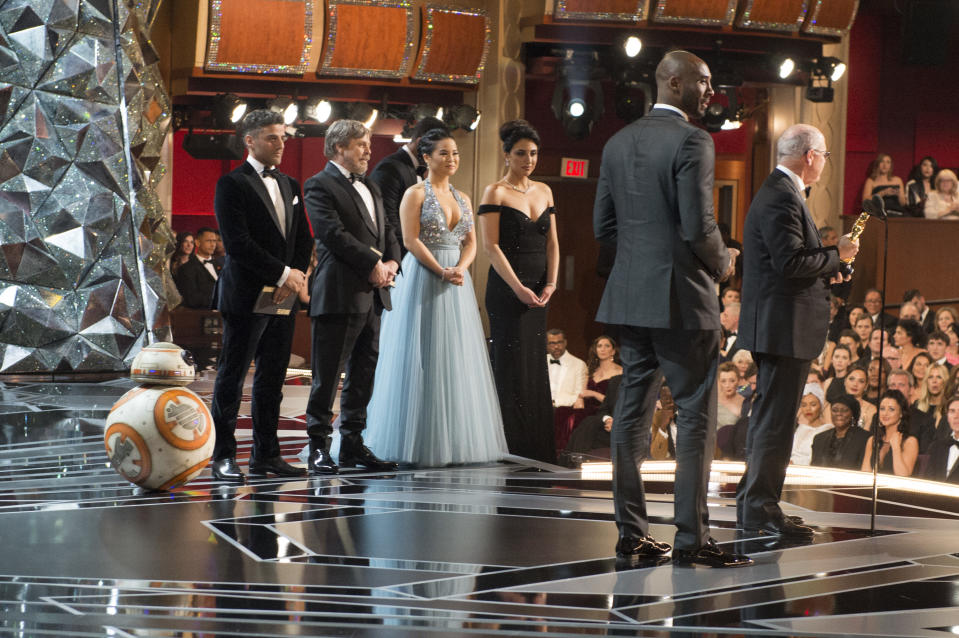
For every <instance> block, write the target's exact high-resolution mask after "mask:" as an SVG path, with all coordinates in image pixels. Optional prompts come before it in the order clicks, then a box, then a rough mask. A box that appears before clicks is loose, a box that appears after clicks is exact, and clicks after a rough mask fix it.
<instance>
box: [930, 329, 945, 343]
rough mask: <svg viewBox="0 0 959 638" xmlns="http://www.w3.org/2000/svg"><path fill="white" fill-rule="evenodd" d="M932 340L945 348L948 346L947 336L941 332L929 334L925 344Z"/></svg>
mask: <svg viewBox="0 0 959 638" xmlns="http://www.w3.org/2000/svg"><path fill="white" fill-rule="evenodd" d="M933 339H935V340H936V341H941V342H943V343H944V344H946V345H947V346H948V345H949V335H947V334H946V333H945V332H943V331H942V330H936V331H935V332H933V333H931V334H930V335H929V337H928V338H927V339H926V343H927V344H928V343H929V342H930V341H932V340H933Z"/></svg>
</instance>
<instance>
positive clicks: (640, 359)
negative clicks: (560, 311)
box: [610, 326, 719, 549]
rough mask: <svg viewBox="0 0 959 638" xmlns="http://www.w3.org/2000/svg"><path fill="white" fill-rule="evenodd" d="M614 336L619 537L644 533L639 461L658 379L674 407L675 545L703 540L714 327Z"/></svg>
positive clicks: (712, 426) (713, 402) (626, 331)
mask: <svg viewBox="0 0 959 638" xmlns="http://www.w3.org/2000/svg"><path fill="white" fill-rule="evenodd" d="M620 338H621V340H622V342H621V344H620V345H621V348H620V357H621V358H622V361H623V380H622V382H621V384H620V386H619V397H618V398H617V401H616V409H615V410H614V412H613V428H612V432H611V437H610V442H611V445H612V449H611V452H612V459H613V505H614V508H615V515H616V525H617V527H618V528H619V535H620V536H621V537H627V536H629V537H643V536H646V535H648V533H649V519H648V517H647V513H646V497H645V494H644V491H643V481H642V475H641V474H640V466H641V465H642V462H643V461H644V460H645V459H646V457H647V456H648V455H649V444H650V433H651V432H650V427H651V425H652V420H653V413H654V412H655V410H656V400H657V399H658V398H659V389H660V386H661V385H662V382H663V378H664V377H665V380H666V384H667V385H668V386H669V389H670V390H671V391H672V395H673V400H674V401H675V403H676V406H677V408H678V411H677V415H676V426H677V434H676V481H675V488H674V491H675V496H674V508H675V509H674V512H675V523H676V528H677V530H676V540H675V546H676V547H677V548H679V549H696V548H699V547H701V546H702V545H704V544H706V542H707V541H708V540H709V510H708V508H707V505H706V490H707V487H708V483H709V468H710V465H711V464H712V460H713V452H714V448H715V447H716V409H717V402H718V395H717V390H716V370H717V367H718V364H719V330H678V329H677V330H673V329H661V328H639V327H634V326H622V329H621V332H620Z"/></svg>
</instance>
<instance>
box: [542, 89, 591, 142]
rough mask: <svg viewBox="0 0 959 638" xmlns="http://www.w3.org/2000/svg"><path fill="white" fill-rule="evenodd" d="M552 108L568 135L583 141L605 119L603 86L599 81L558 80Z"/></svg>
mask: <svg viewBox="0 0 959 638" xmlns="http://www.w3.org/2000/svg"><path fill="white" fill-rule="evenodd" d="M551 108H552V111H553V115H555V116H556V119H558V120H559V121H560V122H561V123H562V124H563V130H564V131H566V135H568V136H569V137H570V138H571V139H574V140H579V139H583V138H584V137H586V136H587V135H589V133H590V131H592V130H593V124H595V123H596V122H598V121H599V120H600V119H601V118H602V117H603V112H604V107H603V88H602V85H601V84H600V82H599V80H589V81H577V80H571V79H570V78H569V77H568V76H567V77H566V78H565V79H563V78H560V79H557V81H556V88H555V89H554V90H553V101H552V104H551Z"/></svg>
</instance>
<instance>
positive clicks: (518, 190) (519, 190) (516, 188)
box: [501, 177, 533, 195]
mask: <svg viewBox="0 0 959 638" xmlns="http://www.w3.org/2000/svg"><path fill="white" fill-rule="evenodd" d="M501 181H503V182H506V185H507V186H509V187H510V188H512V189H513V190H514V191H516V192H517V193H522V194H524V195H525V194H526V193H528V192H529V189H531V188H532V187H533V185H532V184H530V185H529V186H527V187H526V188H525V189H523V188H520V187H519V186H517V185H516V184H514V183H512V182H511V181H509V180H508V179H506V178H505V177H504V178H503V179H502V180H501Z"/></svg>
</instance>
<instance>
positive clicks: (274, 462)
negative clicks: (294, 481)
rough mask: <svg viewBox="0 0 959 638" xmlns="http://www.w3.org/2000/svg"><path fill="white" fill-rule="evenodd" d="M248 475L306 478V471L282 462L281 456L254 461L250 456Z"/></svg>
mask: <svg viewBox="0 0 959 638" xmlns="http://www.w3.org/2000/svg"><path fill="white" fill-rule="evenodd" d="M250 474H251V475H256V476H266V475H267V474H276V475H277V476H291V477H292V476H306V469H304V468H302V467H295V466H293V465H290V464H289V463H287V462H286V461H284V460H283V457H282V456H273V457H270V458H268V459H254V458H253V457H252V456H251V457H250Z"/></svg>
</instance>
